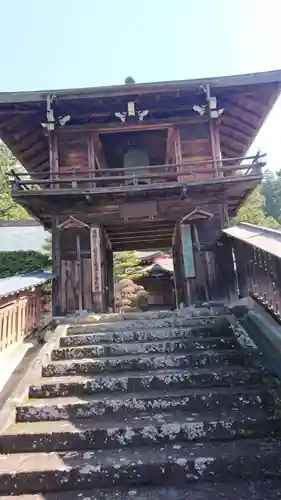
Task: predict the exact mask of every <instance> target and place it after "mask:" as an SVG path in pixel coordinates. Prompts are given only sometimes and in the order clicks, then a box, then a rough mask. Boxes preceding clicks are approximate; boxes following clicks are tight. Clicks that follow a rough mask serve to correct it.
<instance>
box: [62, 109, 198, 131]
mask: <svg viewBox="0 0 281 500" xmlns="http://www.w3.org/2000/svg"><path fill="white" fill-rule="evenodd" d="M201 121H206V119H205V118H204V117H201V116H198V115H196V114H195V113H194V116H192V117H190V118H189V119H186V118H185V119H183V118H182V117H180V116H171V117H169V119H158V120H146V121H145V122H144V121H143V122H139V123H136V124H130V125H128V124H127V123H121V122H120V123H108V124H95V125H94V124H88V125H75V126H74V125H66V126H65V127H61V128H60V129H59V133H60V134H66V133H68V132H72V133H73V132H80V133H84V132H96V133H103V132H105V133H107V132H110V133H117V132H122V131H123V132H129V131H130V132H133V131H136V132H137V131H139V130H161V129H166V128H168V127H171V126H172V125H174V124H175V123H176V124H178V125H184V124H190V123H200V122H201Z"/></svg>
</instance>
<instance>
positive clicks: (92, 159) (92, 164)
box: [88, 133, 96, 187]
mask: <svg viewBox="0 0 281 500" xmlns="http://www.w3.org/2000/svg"><path fill="white" fill-rule="evenodd" d="M88 168H89V174H90V177H91V178H93V179H94V178H95V177H96V152H95V136H94V134H91V133H90V134H89V135H88ZM95 186H96V183H95V182H94V181H91V182H90V187H95Z"/></svg>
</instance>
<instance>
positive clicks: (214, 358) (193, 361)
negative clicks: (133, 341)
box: [42, 350, 257, 377]
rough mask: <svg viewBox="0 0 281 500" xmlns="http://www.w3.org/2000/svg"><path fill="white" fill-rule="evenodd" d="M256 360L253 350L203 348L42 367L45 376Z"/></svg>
mask: <svg viewBox="0 0 281 500" xmlns="http://www.w3.org/2000/svg"><path fill="white" fill-rule="evenodd" d="M255 359H257V356H256V353H254V352H252V351H250V350H243V351H242V350H229V351H220V352H214V351H208V350H206V351H200V352H194V353H191V354H173V355H171V354H167V355H162V356H155V355H154V354H153V355H143V356H137V355H132V356H121V357H116V356H113V357H104V358H96V359H87V358H86V359H81V360H77V361H75V360H66V361H57V362H53V363H48V364H47V365H45V366H42V377H59V376H66V375H83V374H85V375H87V374H98V373H106V372H120V371H126V370H133V371H137V370H141V371H144V370H158V369H165V368H167V369H170V370H171V369H179V368H183V369H184V368H192V367H204V366H210V367H212V366H213V367H215V366H218V365H241V366H245V365H246V364H249V363H250V362H251V361H253V360H255Z"/></svg>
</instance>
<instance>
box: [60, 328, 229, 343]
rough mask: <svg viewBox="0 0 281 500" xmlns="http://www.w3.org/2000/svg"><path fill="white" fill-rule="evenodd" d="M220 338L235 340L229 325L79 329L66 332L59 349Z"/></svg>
mask: <svg viewBox="0 0 281 500" xmlns="http://www.w3.org/2000/svg"><path fill="white" fill-rule="evenodd" d="M190 337H193V338H205V337H211V338H212V337H220V338H228V337H232V338H235V336H234V332H233V329H232V328H231V326H230V325H227V326H225V327H224V328H221V329H217V328H214V327H210V326H208V325H205V326H198V327H192V328H186V327H185V328H184V327H174V328H149V329H144V330H129V329H128V330H124V331H121V332H119V331H105V332H92V333H87V332H85V331H83V330H81V329H80V331H79V332H77V333H76V334H72V333H71V331H69V330H67V335H66V336H63V337H61V339H60V347H69V346H71V345H91V344H99V343H103V344H105V343H115V344H118V343H121V342H154V341H156V340H173V339H179V338H180V339H184V338H186V339H189V338H190Z"/></svg>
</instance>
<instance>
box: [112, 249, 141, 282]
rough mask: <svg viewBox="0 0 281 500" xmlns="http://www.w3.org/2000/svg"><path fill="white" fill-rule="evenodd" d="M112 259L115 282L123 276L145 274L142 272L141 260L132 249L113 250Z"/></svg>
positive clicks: (131, 276)
mask: <svg viewBox="0 0 281 500" xmlns="http://www.w3.org/2000/svg"><path fill="white" fill-rule="evenodd" d="M113 260H114V277H115V281H116V282H117V281H120V280H121V279H124V278H128V279H134V278H139V277H143V276H144V275H145V273H143V272H142V266H141V261H140V259H139V258H138V256H137V253H136V252H134V251H129V252H115V253H114V256H113Z"/></svg>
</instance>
